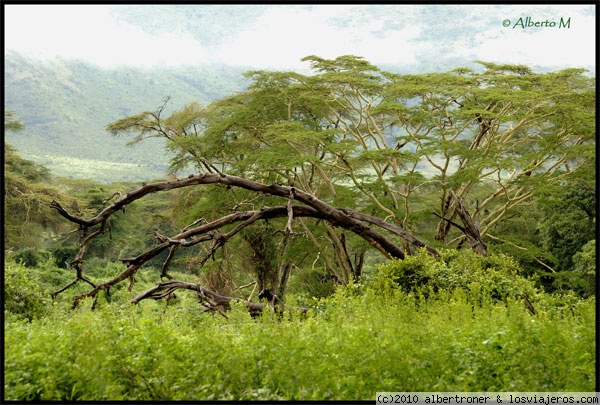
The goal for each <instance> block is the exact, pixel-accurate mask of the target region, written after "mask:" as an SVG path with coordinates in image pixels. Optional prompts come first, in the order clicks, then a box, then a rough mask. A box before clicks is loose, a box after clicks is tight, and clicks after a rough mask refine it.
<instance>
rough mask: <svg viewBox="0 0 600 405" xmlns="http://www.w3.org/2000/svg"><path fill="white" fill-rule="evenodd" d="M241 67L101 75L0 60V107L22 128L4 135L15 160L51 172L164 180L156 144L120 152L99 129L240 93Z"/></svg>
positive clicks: (67, 66)
mask: <svg viewBox="0 0 600 405" xmlns="http://www.w3.org/2000/svg"><path fill="white" fill-rule="evenodd" d="M245 70H249V69H242V68H232V67H227V66H224V65H206V66H198V67H193V68H191V67H188V68H178V69H173V68H170V69H166V68H165V69H158V68H154V69H141V68H130V67H122V68H118V69H102V68H98V67H96V66H93V65H90V64H86V63H82V62H77V61H62V60H56V61H53V62H40V61H35V60H32V59H27V58H24V57H22V56H20V55H19V54H17V53H14V52H8V53H6V54H5V72H4V83H5V85H4V86H5V87H4V91H5V100H4V105H5V109H7V110H14V111H16V112H17V117H18V119H19V120H21V121H23V122H24V123H25V125H26V129H25V130H24V131H22V132H19V133H8V134H6V135H5V136H6V139H5V141H6V142H7V143H10V144H12V145H13V146H14V147H15V148H16V149H17V150H18V151H19V153H21V155H22V156H23V157H24V158H26V159H30V160H33V161H35V162H36V163H40V164H44V165H46V166H47V167H48V168H49V169H50V170H51V171H52V173H53V174H55V175H59V176H68V177H91V178H95V179H97V180H101V181H106V182H110V181H121V180H141V179H148V178H158V177H162V176H164V174H165V171H166V168H167V165H168V160H169V159H168V156H166V155H165V153H164V151H163V148H162V144H161V143H160V142H158V141H157V142H151V141H148V142H144V143H143V144H140V145H136V146H133V147H125V146H124V145H125V143H126V141H127V140H126V139H118V138H114V137H112V136H111V135H110V134H109V133H108V132H107V131H106V130H105V129H104V127H105V126H106V125H107V124H109V123H111V122H113V121H115V120H117V119H119V118H123V117H126V116H128V115H132V114H136V113H139V112H142V111H154V110H156V108H157V107H159V106H160V105H161V104H162V103H163V100H164V99H165V97H170V102H169V104H168V107H167V112H168V111H171V110H173V109H178V108H181V107H183V106H184V105H185V104H187V103H189V102H191V101H199V102H201V103H203V104H208V103H209V102H211V101H214V100H216V99H219V98H222V97H224V96H226V95H228V94H231V93H233V92H236V91H240V90H242V89H243V88H244V82H243V77H242V73H243V72H244V71H245Z"/></svg>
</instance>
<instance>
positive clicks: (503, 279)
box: [369, 249, 537, 304]
mask: <svg viewBox="0 0 600 405" xmlns="http://www.w3.org/2000/svg"><path fill="white" fill-rule="evenodd" d="M440 254H441V258H440V259H436V258H434V257H432V256H431V255H429V254H427V252H426V251H425V250H421V251H420V252H418V254H417V255H415V256H408V257H406V258H405V259H404V260H392V261H389V262H387V263H385V264H383V265H381V266H379V268H378V270H377V271H376V272H375V274H374V276H373V278H372V279H371V280H370V283H369V285H370V287H371V288H373V289H375V291H379V292H385V291H389V290H390V289H395V288H400V289H402V290H403V291H405V292H412V293H415V294H423V295H424V296H426V297H427V296H430V295H431V294H432V293H437V292H439V291H452V290H455V289H462V290H464V291H465V292H466V293H467V296H468V297H469V299H470V301H471V302H472V303H478V304H482V303H483V302H486V301H488V300H491V301H499V300H506V299H507V298H508V297H512V298H514V297H515V296H517V294H523V295H526V296H528V297H533V296H535V294H536V293H537V291H536V288H535V282H534V281H533V280H529V279H526V278H525V277H523V276H521V275H520V273H521V269H520V268H519V265H518V263H517V262H516V261H514V260H513V259H512V258H510V257H508V256H504V255H489V256H481V255H477V254H475V253H473V252H471V251H466V250H455V249H445V250H441V252H440Z"/></svg>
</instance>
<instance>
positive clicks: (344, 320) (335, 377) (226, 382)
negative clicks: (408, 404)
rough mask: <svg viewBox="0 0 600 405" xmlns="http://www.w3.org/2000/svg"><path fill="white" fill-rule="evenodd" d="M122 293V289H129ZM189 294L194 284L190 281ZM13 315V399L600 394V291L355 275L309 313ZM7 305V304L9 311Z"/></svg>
mask: <svg viewBox="0 0 600 405" xmlns="http://www.w3.org/2000/svg"><path fill="white" fill-rule="evenodd" d="M123 294H125V293H123ZM182 294H185V293H184V292H182ZM183 301H187V302H184V303H183V304H185V305H182V304H181V303H179V304H178V303H176V304H171V305H167V304H166V303H164V302H154V301H143V302H141V303H140V304H138V305H137V306H132V305H129V304H127V303H126V301H121V302H114V301H113V302H111V303H106V302H104V303H103V305H101V306H100V308H99V309H97V310H94V311H91V310H90V309H89V307H90V305H89V303H86V305H82V306H81V307H80V308H79V309H78V310H76V311H75V312H74V313H68V312H65V311H64V310H61V309H55V310H53V312H51V313H49V314H48V315H46V316H44V317H40V318H36V319H33V320H31V321H27V320H24V319H18V318H16V317H14V316H11V315H10V313H9V314H8V316H6V317H5V364H4V372H5V399H18V400H211V399H212V400H249V399H286V400H311V399H313V400H326V399H331V400H373V399H374V397H375V393H376V392H377V391H457V392H463V391H586V392H589V391H593V390H594V378H595V299H594V298H590V299H587V300H582V299H578V298H575V297H572V296H562V297H558V296H551V295H545V294H539V295H538V296H536V302H535V304H536V310H537V315H536V316H532V315H531V314H529V313H528V312H527V311H526V310H525V308H524V307H523V304H522V303H521V302H520V301H517V300H516V299H512V298H508V299H507V300H505V301H493V300H491V299H490V300H484V301H483V302H482V301H479V302H478V303H477V304H476V305H474V304H473V303H472V302H471V301H470V300H469V299H468V294H467V293H466V292H465V291H464V290H462V289H455V290H453V291H452V292H448V291H445V290H442V291H438V292H437V293H435V294H434V295H430V296H429V297H428V298H425V296H424V295H423V294H417V293H406V292H403V291H401V290H400V289H390V290H389V291H386V292H385V294H382V293H381V292H380V291H378V290H374V289H370V288H359V286H351V287H348V288H344V289H340V290H339V291H338V292H337V293H336V295H335V296H333V297H331V298H329V299H327V300H321V301H319V302H317V303H316V305H315V306H314V307H313V309H312V310H311V311H310V313H309V315H308V316H307V317H306V318H304V319H300V318H294V319H291V320H289V319H284V320H280V319H277V318H275V317H274V316H271V315H268V314H267V315H266V316H263V317H262V319H260V320H252V319H251V318H250V317H249V316H248V314H247V312H246V310H245V309H244V308H242V307H241V306H234V308H233V310H232V311H231V312H230V313H229V318H228V319H225V318H223V317H220V316H213V315H210V314H207V313H203V312H201V310H200V309H199V307H198V306H193V305H190V302H191V300H187V299H183ZM5 315H6V313H5Z"/></svg>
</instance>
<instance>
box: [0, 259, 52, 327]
mask: <svg viewBox="0 0 600 405" xmlns="http://www.w3.org/2000/svg"><path fill="white" fill-rule="evenodd" d="M16 259H17V260H19V259H20V260H21V261H22V258H19V257H16ZM17 263H18V262H17ZM17 263H15V262H14V261H9V262H5V264H4V314H5V316H6V315H8V314H10V315H11V316H13V317H15V318H17V319H26V320H28V321H31V320H32V319H37V318H42V317H44V316H47V315H48V314H49V313H50V311H51V309H52V307H51V305H50V293H49V292H48V290H46V289H45V288H44V287H43V283H42V280H41V278H40V274H39V273H38V272H37V271H36V270H35V269H33V267H34V266H32V265H31V263H28V264H29V265H26V264H25V263H26V262H21V263H20V264H17ZM36 265H37V261H36Z"/></svg>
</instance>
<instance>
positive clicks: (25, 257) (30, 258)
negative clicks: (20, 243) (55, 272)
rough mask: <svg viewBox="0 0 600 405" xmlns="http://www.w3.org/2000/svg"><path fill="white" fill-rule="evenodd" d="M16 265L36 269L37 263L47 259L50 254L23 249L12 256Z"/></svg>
mask: <svg viewBox="0 0 600 405" xmlns="http://www.w3.org/2000/svg"><path fill="white" fill-rule="evenodd" d="M12 257H13V259H14V261H15V262H17V263H22V264H23V265H24V266H25V267H36V266H37V265H38V264H39V263H41V262H44V261H46V260H48V259H49V257H50V252H46V251H43V250H37V249H23V250H19V251H18V252H16V253H14V254H13V255H12Z"/></svg>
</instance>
